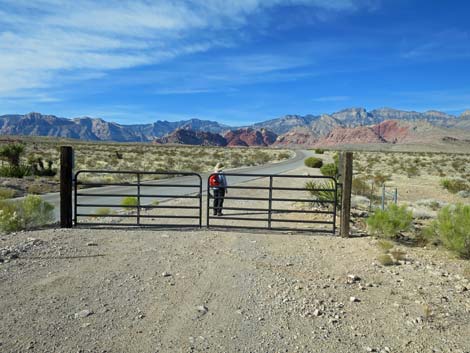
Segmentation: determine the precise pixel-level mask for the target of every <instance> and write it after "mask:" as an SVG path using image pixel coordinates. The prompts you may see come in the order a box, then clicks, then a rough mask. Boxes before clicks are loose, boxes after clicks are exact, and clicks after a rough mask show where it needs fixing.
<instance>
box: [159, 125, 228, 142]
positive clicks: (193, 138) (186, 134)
mask: <svg viewBox="0 0 470 353" xmlns="http://www.w3.org/2000/svg"><path fill="white" fill-rule="evenodd" d="M154 143H156V144H167V143H169V144H181V145H199V146H226V145H227V141H226V140H225V139H224V138H223V137H222V136H220V135H219V134H213V133H211V132H206V131H194V130H190V129H176V130H175V131H173V132H172V133H171V134H168V135H166V136H163V137H160V138H157V139H155V141H154Z"/></svg>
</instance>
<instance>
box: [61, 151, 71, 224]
mask: <svg viewBox="0 0 470 353" xmlns="http://www.w3.org/2000/svg"><path fill="white" fill-rule="evenodd" d="M72 179H73V149H72V147H70V146H61V147H60V227H61V228H72V218H73V212H72V208H73V207H72V206H73V205H72V187H73V180H72Z"/></svg>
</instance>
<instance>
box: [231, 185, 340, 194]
mask: <svg viewBox="0 0 470 353" xmlns="http://www.w3.org/2000/svg"><path fill="white" fill-rule="evenodd" d="M224 188H226V189H242V190H269V189H270V188H269V186H236V185H234V186H230V185H228V186H225V187H224ZM272 190H279V191H281V190H285V191H331V192H333V191H336V189H307V188H288V187H280V186H273V187H272Z"/></svg>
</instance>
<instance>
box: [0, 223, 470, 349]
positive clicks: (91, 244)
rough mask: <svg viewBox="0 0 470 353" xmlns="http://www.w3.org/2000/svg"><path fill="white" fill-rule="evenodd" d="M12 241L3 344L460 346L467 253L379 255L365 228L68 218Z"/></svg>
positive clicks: (467, 296) (3, 278) (1, 278)
mask: <svg viewBox="0 0 470 353" xmlns="http://www.w3.org/2000/svg"><path fill="white" fill-rule="evenodd" d="M31 237H34V238H35V239H36V240H32V239H29V240H28V238H31ZM18 244H20V245H21V244H23V245H22V247H23V248H24V250H25V251H24V252H21V251H19V252H18V255H19V258H17V259H15V257H16V256H11V257H12V258H13V259H11V260H9V261H8V262H4V263H2V264H0V271H1V272H0V293H1V305H0V316H1V318H2V319H1V320H0V351H2V352H214V353H215V352H217V353H219V352H367V351H369V352H371V351H376V352H469V351H470V341H469V340H468V334H469V333H470V319H469V318H470V292H469V291H468V290H467V291H465V288H469V287H470V285H469V281H468V279H466V278H465V275H466V272H465V266H466V263H465V262H463V261H458V260H453V259H450V260H449V259H448V258H447V257H446V255H445V254H444V253H441V252H436V251H435V250H426V249H414V248H413V249H412V248H404V250H405V251H406V252H407V261H406V262H405V263H404V264H402V265H400V266H393V267H382V266H380V265H377V264H376V261H375V258H376V256H377V255H378V254H379V250H378V249H377V247H376V246H375V245H374V240H373V239H371V238H354V239H341V238H336V237H328V236H320V235H317V236H308V235H297V234H281V233H277V234H259V233H253V232H249V233H238V232H220V231H207V230H200V231H199V230H198V231H165V230H160V231H142V230H127V231H123V230H86V229H73V230H43V231H36V232H30V233H18V234H15V235H8V236H6V235H4V236H2V237H1V240H0V248H2V249H5V248H7V247H9V246H12V247H17V248H18V247H21V246H19V245H18ZM12 250H13V251H14V249H12ZM11 254H12V253H10V255H11ZM4 258H5V259H8V258H9V255H5V256H4ZM348 275H353V276H357V277H351V278H348ZM467 275H468V274H467ZM348 282H349V283H348Z"/></svg>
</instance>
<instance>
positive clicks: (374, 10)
mask: <svg viewBox="0 0 470 353" xmlns="http://www.w3.org/2000/svg"><path fill="white" fill-rule="evenodd" d="M469 13H470V2H468V1H464V0H462V1H452V0H448V1H430V0H420V1H413V0H389V1H388V0H357V1H356V0H270V1H263V0H239V1H231V0H191V1H168V0H167V1H160V0H154V1H150V0H148V1H147V0H134V1H116V2H114V3H113V2H112V1H99V0H94V1H91V0H75V1H64V0H0V114H7V113H26V112H30V111H39V112H42V113H46V114H54V115H58V116H65V117H77V116H85V115H87V116H93V117H101V118H104V119H106V120H111V121H116V122H120V123H145V122H151V121H155V120H180V119H187V118H193V117H194V118H201V119H213V120H218V121H220V122H223V123H228V124H233V125H237V124H247V123H252V122H256V121H262V120H266V119H270V118H275V117H278V116H281V115H284V114H320V113H332V112H334V111H337V110H340V109H342V108H346V107H352V106H354V107H357V106H362V107H365V108H367V109H374V108H379V107H384V106H387V107H394V108H399V109H406V110H418V111H425V110H430V109H437V110H442V111H446V112H449V113H454V114H459V113H460V112H462V111H463V110H466V109H470V24H469V23H470V21H469V20H468V14H469Z"/></svg>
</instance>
